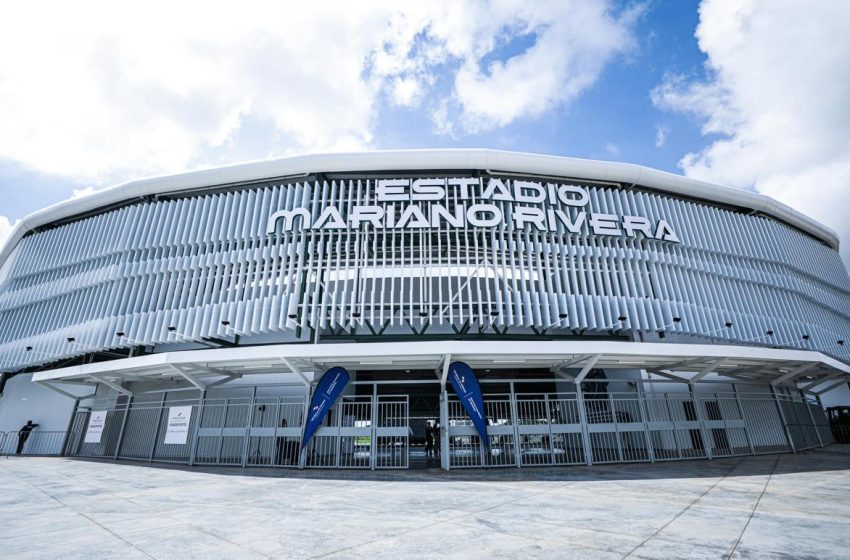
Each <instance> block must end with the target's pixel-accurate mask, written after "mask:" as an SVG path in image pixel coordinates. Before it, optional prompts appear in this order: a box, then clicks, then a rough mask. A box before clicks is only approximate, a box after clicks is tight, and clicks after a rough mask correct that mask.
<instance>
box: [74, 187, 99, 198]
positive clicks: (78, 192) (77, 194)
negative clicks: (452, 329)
mask: <svg viewBox="0 0 850 560" xmlns="http://www.w3.org/2000/svg"><path fill="white" fill-rule="evenodd" d="M94 192H95V190H94V187H85V188H82V189H74V190H73V191H72V192H71V198H83V197H84V196H88V195H90V194H94Z"/></svg>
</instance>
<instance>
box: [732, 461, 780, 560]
mask: <svg viewBox="0 0 850 560" xmlns="http://www.w3.org/2000/svg"><path fill="white" fill-rule="evenodd" d="M781 458H782V455H777V456H776V461H774V462H773V468H772V469H771V470H770V475H769V476H768V477H767V480H766V481H765V482H764V488H762V490H761V494H759V497H758V500H756V504H755V505H754V506H753V510H752V511H751V512H750V516H749V517H748V518H747V522H746V523H745V524H744V528H743V529H742V530H741V534H740V535H738V540H736V541H735V545H734V546H733V547H732V550H730V551H729V554H728V555H726V556H724V558H732V556H733V555H734V554H735V551H736V550H737V549H738V545H739V544H741V539H742V538H744V533H746V532H747V527H749V526H750V521H752V520H753V516H755V514H756V510H757V509H758V507H759V504H760V503H761V499H762V497H764V494H765V492H767V486H768V484H770V481H771V479H772V478H773V473H775V472H776V467H777V466H779V459H781Z"/></svg>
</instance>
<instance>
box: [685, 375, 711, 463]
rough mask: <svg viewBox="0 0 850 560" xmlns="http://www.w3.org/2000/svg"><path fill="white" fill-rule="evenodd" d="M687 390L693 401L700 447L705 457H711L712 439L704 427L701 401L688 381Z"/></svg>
mask: <svg viewBox="0 0 850 560" xmlns="http://www.w3.org/2000/svg"><path fill="white" fill-rule="evenodd" d="M688 392H689V393H690V395H691V402H693V403H694V411H695V412H696V415H697V420H698V421H699V431H700V433H701V434H702V448H703V451H705V458H706V459H713V458H714V453H712V451H711V443H712V440H711V439H709V433H708V429H707V428H706V427H705V417H704V415H703V413H702V402H701V401H700V398H699V393H697V392H696V390H695V389H694V386H693V385H692V384H690V383H688Z"/></svg>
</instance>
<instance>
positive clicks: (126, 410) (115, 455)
mask: <svg viewBox="0 0 850 560" xmlns="http://www.w3.org/2000/svg"><path fill="white" fill-rule="evenodd" d="M132 405H133V395H130V396H129V397H127V402H125V403H124V416H122V417H121V428H119V431H118V442H117V443H116V444H115V453H113V454H112V458H113V459H118V453H119V452H120V451H121V444H122V443H124V429H125V428H126V426H127V417H128V416H130V407H131V406H132Z"/></svg>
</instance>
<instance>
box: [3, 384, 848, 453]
mask: <svg viewBox="0 0 850 560" xmlns="http://www.w3.org/2000/svg"><path fill="white" fill-rule="evenodd" d="M484 402H485V412H486V416H487V418H488V421H489V424H490V425H489V426H488V439H489V441H488V442H487V443H488V444H489V445H482V442H481V440H480V437H479V435H478V433H477V431H476V429H475V427H474V426H473V425H472V423H471V422H470V420H469V418H468V416H467V415H466V412H465V411H464V410H463V407H462V406H461V403H460V402H459V401H458V400H457V399H456V398H454V397H450V398H449V400H448V402H447V405H448V422H447V425H446V426H445V427H444V429H445V430H446V437H447V440H448V450H449V454H448V460H449V467H450V468H468V467H527V466H544V465H578V464H594V463H624V462H641V461H651V462H655V461H672V460H682V459H691V458H714V457H731V456H741V455H757V454H764V453H777V452H790V451H799V450H804V449H810V448H812V447H817V446H824V445H828V444H830V443H832V442H833V441H834V440H833V433H832V431H831V430H830V425H829V423H828V419H827V417H826V414H825V412H824V411H823V410H822V408H821V407H820V405H819V403H817V402H815V401H811V400H804V399H803V398H800V397H799V396H796V395H785V394H779V393H769V392H745V391H738V390H737V389H736V388H733V390H732V391H728V390H727V391H716V392H696V391H678V392H676V391H669V392H658V391H652V392H647V393H644V392H643V391H641V390H639V388H637V390H635V391H631V392H611V393H581V392H578V393H577V392H561V393H513V392H511V393H505V394H486V395H485V396H484ZM172 407H185V410H188V411H189V414H190V421H189V426H188V435H187V436H186V437H185V440H184V441H178V442H175V443H166V440H167V438H166V436H167V435H168V434H169V416H170V414H171V411H170V409H171V408H172ZM305 409H306V402H305V396H303V395H301V396H274V397H267V396H258V395H257V389H256V388H253V394H250V395H248V396H236V397H227V398H225V397H217V398H205V399H199V398H194V399H192V398H189V399H187V398H179V396H176V395H175V394H173V393H172V394H166V393H163V394H161V395H157V396H153V395H140V396H137V397H132V398H126V397H123V396H122V397H119V399H118V401H117V403H113V404H112V405H111V406H106V405H103V406H98V405H97V404H96V403H94V404H92V405H90V406H87V407H78V408H77V409H76V410H75V412H74V413H73V417H72V419H71V422H70V429H69V430H68V432H67V433H66V432H46V431H40V430H38V429H36V430H34V431H33V432H32V434H31V435H30V437H29V439H28V440H27V442H26V443H25V445H24V448H23V450H22V452H23V454H28V455H58V454H63V453H64V454H67V455H72V456H85V457H107V458H114V459H119V458H120V459H128V460H139V461H156V462H166V463H180V464H189V465H193V464H200V465H229V466H242V467H246V466H251V467H284V468H297V467H298V466H299V461H302V460H303V462H304V463H303V465H304V466H306V467H309V468H361V469H386V468H406V467H408V465H409V459H408V456H409V450H410V428H409V400H408V397H407V396H406V395H371V396H370V395H363V396H359V395H358V396H353V395H348V396H343V397H341V398H340V400H339V401H338V402H337V403H336V404H335V405H334V407H333V408H332V409H331V411H330V413H329V414H328V416H327V417H326V419H325V420H324V422H323V425H322V426H321V427H319V429H318V430H317V431H316V433H315V435H314V437H313V438H312V440H311V442H310V444H309V445H308V448H307V449H306V450H305V453H304V454H303V457H302V454H301V449H300V438H301V431H302V424H303V420H304V416H305ZM104 410H105V411H106V418H105V421H104V424H103V430H102V432H101V433H100V436H99V437H97V438H92V441H86V431H87V427H88V424H89V419H90V416H91V413H92V411H104ZM17 443H18V438H17V432H8V433H3V432H0V454H13V453H15V452H16V451H17Z"/></svg>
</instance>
